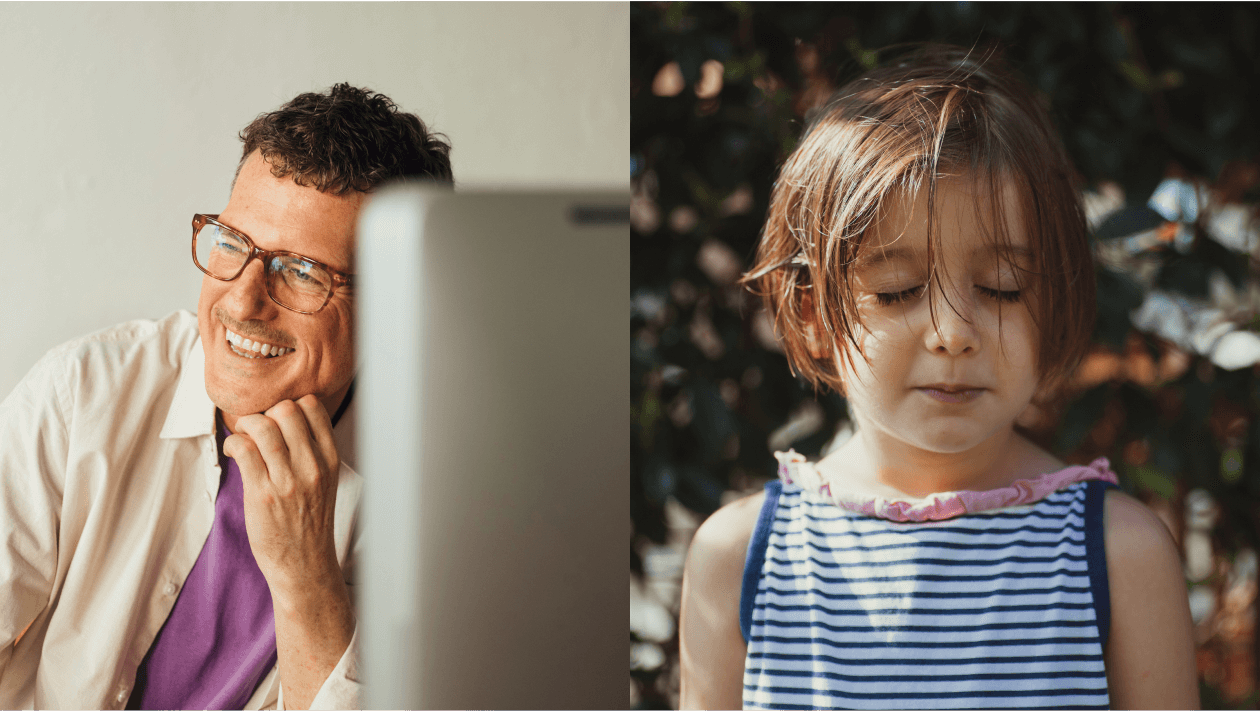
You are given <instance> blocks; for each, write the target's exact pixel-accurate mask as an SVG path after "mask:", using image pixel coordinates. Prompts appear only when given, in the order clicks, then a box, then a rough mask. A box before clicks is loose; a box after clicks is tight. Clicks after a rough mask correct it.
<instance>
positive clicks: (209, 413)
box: [158, 338, 215, 439]
mask: <svg viewBox="0 0 1260 711" xmlns="http://www.w3.org/2000/svg"><path fill="white" fill-rule="evenodd" d="M214 413H215V406H214V403H213V402H211V400H210V396H209V395H207V394H206V353H205V351H204V350H202V348H201V339H200V338H198V339H197V342H196V343H194V344H193V347H192V350H191V351H190V352H189V353H188V357H187V358H185V359H184V366H183V368H181V369H180V372H179V385H177V386H176V387H175V399H174V400H173V401H172V402H171V409H170V410H169V411H167V413H166V422H165V423H164V424H163V425H162V432H161V433H160V434H159V435H158V437H160V438H161V439H179V438H182V437H200V436H201V435H213V434H214Z"/></svg>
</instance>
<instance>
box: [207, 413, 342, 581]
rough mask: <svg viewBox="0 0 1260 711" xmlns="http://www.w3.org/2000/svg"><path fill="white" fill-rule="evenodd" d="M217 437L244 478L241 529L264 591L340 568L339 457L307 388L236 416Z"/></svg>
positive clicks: (324, 417) (328, 426) (328, 424)
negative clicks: (223, 436)
mask: <svg viewBox="0 0 1260 711" xmlns="http://www.w3.org/2000/svg"><path fill="white" fill-rule="evenodd" d="M236 431H237V434H234V435H232V436H230V437H228V438H227V440H226V441H224V443H223V452H224V453H225V454H227V455H228V456H229V457H231V458H233V459H235V460H236V464H237V466H239V467H240V469H241V479H242V480H243V482H244V485H245V530H246V531H247V532H248V533H249V546H250V548H251V549H252V550H253V551H254V559H255V560H256V561H258V567H259V568H260V569H261V570H262V573H263V577H265V578H266V579H267V584H268V585H269V586H270V587H271V592H272V595H273V596H274V595H276V594H281V595H285V594H293V593H297V592H299V591H300V590H302V589H303V588H305V587H308V586H309V585H310V584H311V578H312V576H323V575H331V574H334V573H335V574H336V575H337V576H340V574H341V568H340V566H339V565H338V563H337V551H336V548H335V542H334V540H333V521H334V518H333V514H334V507H335V505H336V502H337V474H338V470H339V468H340V464H341V461H340V459H338V457H337V448H336V446H335V445H334V444H333V435H332V423H331V422H330V421H329V419H328V412H327V410H325V409H324V406H323V405H322V404H321V403H320V401H319V400H318V399H317V398H316V397H315V396H314V395H307V396H306V397H303V398H302V399H300V400H298V401H297V402H296V403H295V402H293V401H292V400H282V401H281V402H279V403H277V404H276V405H274V406H273V407H272V408H271V409H269V410H267V412H266V413H264V414H261V415H246V416H244V417H242V418H240V419H239V420H237V422H236Z"/></svg>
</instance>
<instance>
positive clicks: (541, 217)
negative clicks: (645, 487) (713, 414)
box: [356, 184, 630, 708]
mask: <svg viewBox="0 0 1260 711" xmlns="http://www.w3.org/2000/svg"><path fill="white" fill-rule="evenodd" d="M628 205H629V195H628V191H616V192H596V191H592V192H582V191H570V192H497V193H496V192H481V193H478V192H473V193H467V192H455V191H451V190H449V189H443V188H438V187H431V186H430V187H426V186H424V185H419V184H403V185H396V186H393V187H390V188H387V189H382V190H381V191H379V192H378V193H377V194H376V195H374V196H373V197H372V199H371V202H370V204H369V205H368V206H367V207H366V208H365V211H364V214H363V216H362V218H361V220H360V223H359V262H358V270H359V274H360V276H359V286H358V291H359V314H360V315H359V324H360V329H361V330H360V333H359V339H358V343H359V346H358V347H359V364H360V374H359V381H360V384H359V386H358V387H359V394H358V396H357V397H361V398H362V400H361V401H360V402H359V403H358V404H357V407H358V408H359V410H358V419H357V423H358V433H359V434H358V463H359V465H360V470H361V473H362V475H363V477H364V486H365V494H364V508H363V521H364V525H365V529H364V548H365V551H364V556H363V564H362V568H361V570H360V571H359V580H360V582H359V584H358V585H357V586H356V587H357V589H358V590H359V591H360V592H359V593H358V595H357V597H358V604H359V615H360V630H361V634H362V643H363V652H364V657H363V663H364V670H363V671H364V680H365V683H366V691H367V697H366V699H365V701H366V704H367V706H368V707H369V708H509V707H510V708H619V707H624V706H625V704H626V698H627V697H626V693H627V692H626V685H625V684H626V681H625V679H626V677H625V673H626V672H625V670H626V666H625V665H626V658H627V657H626V654H627V649H628V635H627V629H628V628H627V622H626V620H627V617H626V615H627V610H628V609H629V599H628V595H629V593H628V586H627V585H626V573H625V561H626V559H625V556H626V555H627V552H626V542H627V541H628V540H629V517H628V516H627V512H628V509H627V506H628V501H629V481H630V478H629V477H630V471H629V470H630V464H629V440H628V436H627V434H626V417H627V416H628V413H629V382H630V380H629V378H630V373H629V370H630V359H629V340H630V339H629V332H628V331H627V330H626V328H625V314H626V309H627V308H628V303H629V293H630V264H629V239H630V234H629V219H628V218H629V207H628Z"/></svg>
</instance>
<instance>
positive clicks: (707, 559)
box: [687, 490, 766, 581]
mask: <svg viewBox="0 0 1260 711" xmlns="http://www.w3.org/2000/svg"><path fill="white" fill-rule="evenodd" d="M765 500H766V492H765V491H764V490H762V491H760V492H758V493H756V494H752V495H750V496H745V497H744V498H742V499H739V500H737V501H733V502H731V503H729V504H727V505H726V506H723V507H722V508H720V509H718V510H717V511H715V512H714V513H713V515H712V516H710V517H709V518H708V519H706V520H705V522H704V523H703V524H701V525H700V527H699V528H698V529H696V533H695V536H694V537H693V538H692V539H691V547H690V548H689V549H688V552H687V569H688V572H691V571H692V570H693V569H695V570H696V572H697V574H700V573H702V572H703V573H704V574H706V577H707V576H708V575H714V574H718V573H719V572H720V573H722V577H724V578H730V579H733V580H736V581H738V580H739V579H740V578H741V577H742V576H743V571H744V557H745V555H746V554H747V552H748V542H749V540H751V539H752V534H753V530H754V529H755V528H756V527H757V518H758V516H760V514H761V508H762V506H763V505H764V503H765Z"/></svg>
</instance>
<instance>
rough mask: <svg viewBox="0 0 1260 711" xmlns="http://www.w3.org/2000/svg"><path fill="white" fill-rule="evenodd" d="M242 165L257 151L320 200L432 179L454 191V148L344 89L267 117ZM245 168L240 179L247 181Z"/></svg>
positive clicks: (384, 103) (370, 96)
mask: <svg viewBox="0 0 1260 711" xmlns="http://www.w3.org/2000/svg"><path fill="white" fill-rule="evenodd" d="M240 139H241V140H242V141H243V142H244V143H245V148H244V151H243V153H242V154H241V162H240V165H244V164H245V160H246V159H247V158H249V156H250V154H251V153H253V152H254V151H261V153H262V157H263V158H264V159H265V160H266V161H267V162H268V163H270V164H271V174H272V175H274V176H276V177H277V178H284V177H287V176H292V177H293V180H294V182H296V183H297V184H298V185H301V186H304V187H313V188H315V189H317V190H319V191H320V192H324V193H331V194H334V195H344V194H345V193H347V192H349V191H351V190H356V191H359V192H364V193H366V192H371V191H373V190H375V189H376V188H377V187H378V186H380V184H381V183H383V182H385V181H386V180H389V179H391V178H401V177H411V178H429V179H431V180H435V181H438V182H442V183H448V184H453V183H454V180H455V179H454V177H453V176H452V175H451V161H450V152H451V145H450V143H449V142H448V141H447V138H446V136H443V135H442V134H440V133H433V132H431V131H429V130H428V129H427V128H426V127H425V125H424V122H423V121H421V120H420V119H419V118H418V117H417V116H415V115H414V114H408V113H402V112H400V111H399V110H398V107H397V106H396V105H395V104H394V102H393V101H391V100H390V99H389V97H387V96H385V95H384V94H377V93H374V92H372V90H370V89H360V88H357V87H353V86H350V85H349V84H337V85H336V86H334V87H332V88H331V89H329V90H328V91H327V92H326V93H323V94H315V93H305V94H299V95H298V96H297V97H296V98H294V99H293V100H292V101H290V102H289V103H287V104H285V105H284V106H281V107H280V108H279V109H277V110H275V111H272V112H270V113H265V114H262V115H260V116H259V117H258V118H256V119H254V121H253V122H252V123H250V124H249V125H248V126H246V127H245V130H244V131H241V134H240ZM240 165H238V166H237V169H236V171H237V174H238V175H239V174H240Z"/></svg>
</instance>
